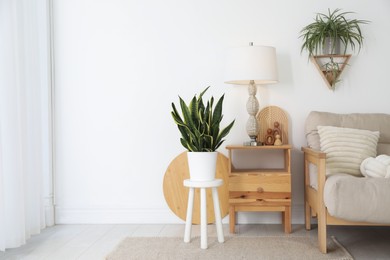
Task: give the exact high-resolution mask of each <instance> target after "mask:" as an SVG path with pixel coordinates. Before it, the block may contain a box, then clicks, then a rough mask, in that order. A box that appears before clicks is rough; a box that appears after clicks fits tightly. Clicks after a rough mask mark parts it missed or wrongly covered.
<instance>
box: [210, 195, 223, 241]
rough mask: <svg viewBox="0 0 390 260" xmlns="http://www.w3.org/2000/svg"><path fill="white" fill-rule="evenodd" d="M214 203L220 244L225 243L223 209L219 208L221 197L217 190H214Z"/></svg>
mask: <svg viewBox="0 0 390 260" xmlns="http://www.w3.org/2000/svg"><path fill="white" fill-rule="evenodd" d="M212 190H213V201H214V213H215V225H216V226H217V234H218V242H219V243H223V242H224V241H225V240H224V238H223V229H222V219H221V209H220V208H219V197H218V190H217V188H213V189H212Z"/></svg>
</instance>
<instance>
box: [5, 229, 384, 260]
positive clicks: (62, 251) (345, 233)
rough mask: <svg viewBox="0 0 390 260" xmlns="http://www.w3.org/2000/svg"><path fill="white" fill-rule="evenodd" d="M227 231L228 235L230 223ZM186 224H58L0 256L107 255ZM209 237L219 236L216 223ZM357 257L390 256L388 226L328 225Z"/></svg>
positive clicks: (195, 232) (246, 232) (266, 232)
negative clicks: (127, 241) (126, 244)
mask: <svg viewBox="0 0 390 260" xmlns="http://www.w3.org/2000/svg"><path fill="white" fill-rule="evenodd" d="M223 228H224V234H225V236H229V235H230V234H229V230H228V225H224V227H223ZM236 232H237V234H236V235H238V236H241V235H242V236H285V234H284V232H283V229H282V226H281V225H264V224H262V225H237V228H236ZM183 234H184V224H177V225H164V224H161V225H125V224H124V225H57V226H54V227H51V228H47V229H45V230H43V231H42V233H41V234H40V235H36V236H33V237H32V238H31V239H29V240H28V242H27V244H26V245H24V246H22V247H20V248H16V249H8V250H6V251H5V252H0V259H50V260H52V259H53V260H54V259H55V260H62V259H66V260H68V259H82V260H87V259H88V260H95V259H104V257H105V256H106V255H107V254H108V253H109V252H110V251H111V250H112V249H113V248H115V246H116V245H117V244H118V243H119V242H120V241H121V240H122V239H123V238H125V237H128V236H132V237H144V236H162V237H170V236H171V237H177V236H183ZM208 234H209V236H216V230H215V226H214V225H209V227H208ZM199 235H200V228H199V226H193V227H192V236H199ZM328 235H329V236H335V237H336V238H337V239H338V240H339V241H340V242H341V243H342V244H343V245H344V246H345V247H346V248H347V249H348V251H349V252H350V253H351V254H352V255H353V256H354V257H355V258H356V259H367V260H368V259H370V260H371V259H390V228H389V227H329V228H328ZM289 236H314V237H315V236H317V232H316V229H315V228H313V230H312V231H306V230H305V229H304V226H303V225H293V232H292V233H291V234H289Z"/></svg>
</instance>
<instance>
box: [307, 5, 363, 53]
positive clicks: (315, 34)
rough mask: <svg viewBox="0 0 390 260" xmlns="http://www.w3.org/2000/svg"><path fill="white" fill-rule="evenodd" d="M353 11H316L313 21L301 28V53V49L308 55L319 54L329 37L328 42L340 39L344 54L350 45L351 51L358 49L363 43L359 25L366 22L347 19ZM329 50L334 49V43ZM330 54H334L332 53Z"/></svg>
mask: <svg viewBox="0 0 390 260" xmlns="http://www.w3.org/2000/svg"><path fill="white" fill-rule="evenodd" d="M349 14H353V12H342V11H341V9H335V10H334V11H331V10H330V9H328V14H323V13H317V15H316V17H315V19H314V22H313V23H311V24H309V25H307V26H305V27H304V28H303V29H302V30H301V32H300V33H301V35H300V38H302V39H303V44H302V47H301V53H302V52H303V50H305V49H306V50H307V51H308V52H309V57H310V56H313V55H318V54H321V50H322V48H323V47H324V45H325V44H326V41H328V39H330V42H333V43H335V42H337V41H341V42H342V44H343V45H344V54H345V53H346V51H347V47H348V46H350V47H351V49H352V51H355V49H356V47H358V50H359V51H360V49H361V47H362V45H363V36H362V32H361V29H360V25H362V24H367V23H369V21H367V20H357V19H347V18H346V16H347V15H349ZM331 50H332V51H334V50H335V44H333V45H332V47H331ZM332 54H336V53H333V52H332Z"/></svg>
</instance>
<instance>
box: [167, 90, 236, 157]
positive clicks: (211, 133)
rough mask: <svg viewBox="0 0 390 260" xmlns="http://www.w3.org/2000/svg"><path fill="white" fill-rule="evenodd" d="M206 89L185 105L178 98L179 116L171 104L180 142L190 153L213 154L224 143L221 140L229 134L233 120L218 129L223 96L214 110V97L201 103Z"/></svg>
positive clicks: (221, 116)
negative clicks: (179, 134)
mask: <svg viewBox="0 0 390 260" xmlns="http://www.w3.org/2000/svg"><path fill="white" fill-rule="evenodd" d="M208 89H209V87H207V88H206V89H205V90H204V91H202V92H201V93H200V94H199V95H198V96H196V95H195V96H194V97H193V98H192V100H191V101H190V103H189V104H188V105H187V104H186V103H185V101H184V100H183V99H182V98H181V97H180V96H179V101H180V108H181V114H180V113H179V112H178V110H177V109H176V106H175V104H174V103H173V102H172V111H171V115H172V117H173V120H174V122H175V123H176V125H177V127H178V129H179V131H180V133H181V138H180V142H181V144H182V145H183V147H184V148H186V149H187V150H188V151H190V152H214V151H216V150H217V149H218V147H220V146H221V144H222V143H223V142H224V141H225V140H224V139H223V138H224V137H226V135H227V134H228V133H229V132H230V129H231V128H232V127H233V125H234V120H233V121H232V122H231V123H230V124H229V125H228V126H226V127H225V128H223V129H220V123H221V121H222V118H223V115H222V105H223V100H224V95H222V96H221V97H220V98H219V100H218V101H217V103H216V105H215V108H214V97H211V98H210V100H208V101H207V103H206V106H205V104H204V102H203V95H204V93H205V92H206V91H207V90H208Z"/></svg>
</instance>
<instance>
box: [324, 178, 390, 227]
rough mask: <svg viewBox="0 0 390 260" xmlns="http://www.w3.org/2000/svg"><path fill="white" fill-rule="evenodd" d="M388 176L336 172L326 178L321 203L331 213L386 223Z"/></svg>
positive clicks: (389, 191)
mask: <svg viewBox="0 0 390 260" xmlns="http://www.w3.org/2000/svg"><path fill="white" fill-rule="evenodd" d="M389 201H390V179H383V178H364V177H355V176H352V175H348V174H336V175H332V176H330V177H329V178H327V180H326V182H325V187H324V202H325V206H326V207H327V209H328V212H329V214H330V215H331V216H334V217H337V218H341V219H345V220H348V221H359V222H372V223H381V224H390V207H389Z"/></svg>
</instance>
